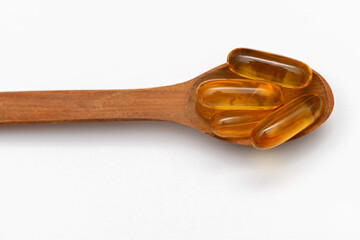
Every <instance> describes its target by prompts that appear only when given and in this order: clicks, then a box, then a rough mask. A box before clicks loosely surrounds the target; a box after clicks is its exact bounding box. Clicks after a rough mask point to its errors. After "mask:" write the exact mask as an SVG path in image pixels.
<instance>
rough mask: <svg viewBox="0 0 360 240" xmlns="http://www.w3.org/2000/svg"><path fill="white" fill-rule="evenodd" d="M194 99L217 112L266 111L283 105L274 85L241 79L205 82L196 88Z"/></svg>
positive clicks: (277, 87) (279, 93) (281, 97)
mask: <svg viewBox="0 0 360 240" xmlns="http://www.w3.org/2000/svg"><path fill="white" fill-rule="evenodd" d="M196 97H197V101H198V104H199V105H201V106H203V107H205V108H210V109H217V110H266V109H274V108H277V107H278V106H280V105H281V104H282V103H283V95H282V92H281V89H280V87H279V86H277V85H276V84H273V83H270V82H258V81H249V80H243V79H226V80H219V79H218V80H210V81H205V82H203V83H201V84H200V85H199V86H198V88H197V92H196Z"/></svg>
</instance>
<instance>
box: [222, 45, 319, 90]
mask: <svg viewBox="0 0 360 240" xmlns="http://www.w3.org/2000/svg"><path fill="white" fill-rule="evenodd" d="M227 62H228V66H229V68H230V70H231V71H233V72H234V73H236V74H238V75H240V76H242V77H246V78H250V79H255V80H260V81H271V82H274V83H277V84H279V85H280V86H282V87H287V88H303V87H306V86H307V85H309V83H310V81H311V78H312V70H311V68H310V67H309V66H308V65H306V64H305V63H303V62H300V61H298V60H295V59H291V58H288V57H283V56H279V55H275V54H271V53H267V52H262V51H257V50H252V49H247V48H237V49H234V50H233V51H231V52H230V54H229V56H228V59H227Z"/></svg>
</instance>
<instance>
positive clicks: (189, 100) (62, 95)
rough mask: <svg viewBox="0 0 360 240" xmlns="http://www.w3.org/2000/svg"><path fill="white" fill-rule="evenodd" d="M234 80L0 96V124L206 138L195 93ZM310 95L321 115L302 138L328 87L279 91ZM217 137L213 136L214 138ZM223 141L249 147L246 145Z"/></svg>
mask: <svg viewBox="0 0 360 240" xmlns="http://www.w3.org/2000/svg"><path fill="white" fill-rule="evenodd" d="M219 78H240V77H239V76H237V75H235V74H234V73H232V72H231V71H230V70H229V69H228V68H227V65H226V64H223V65H221V66H218V67H216V68H214V69H212V70H210V71H208V72H206V73H204V74H202V75H200V76H198V77H196V78H194V79H192V80H190V81H187V82H184V83H180V84H175V85H171V86H165V87H158V88H149V89H136V90H83V91H32V92H2V93H0V125H14V124H34V123H62V122H89V121H124V120H164V121H173V122H177V123H181V124H184V125H188V126H190V127H193V128H195V129H198V130H200V131H202V132H204V133H206V134H208V135H210V136H212V137H216V136H215V135H214V134H213V133H212V132H211V130H210V127H209V124H208V120H206V119H204V118H202V117H201V116H199V115H198V113H197V111H196V96H195V92H196V88H197V86H198V85H199V84H200V83H201V82H203V81H205V80H209V79H219ZM305 92H306V93H310V92H314V93H317V94H318V95H320V96H321V97H322V98H323V100H324V105H325V111H324V112H323V114H322V115H321V117H320V118H319V119H318V120H317V121H316V122H315V123H314V124H313V125H312V126H310V127H309V128H308V129H306V130H304V131H303V132H301V133H300V134H298V135H297V136H295V137H294V138H297V137H300V136H303V135H305V134H307V133H309V132H311V131H313V130H314V129H315V128H317V127H318V126H320V125H321V124H322V123H323V122H325V120H326V119H327V118H328V117H329V116H330V114H331V111H332V109H333V106H334V99H333V95H332V92H331V89H330V87H329V85H328V84H327V83H326V81H325V80H324V79H323V78H322V77H321V76H320V74H318V73H317V72H315V71H314V75H313V80H312V82H311V84H310V85H309V86H308V87H306V88H304V89H301V90H299V89H296V90H293V89H287V88H283V93H284V97H285V102H288V101H289V100H291V99H293V98H294V97H296V96H299V95H302V94H304V93H305ZM216 138H217V137H216ZM221 140H224V141H228V142H232V143H236V144H241V145H249V144H250V142H249V140H227V139H221Z"/></svg>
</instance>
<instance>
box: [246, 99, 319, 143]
mask: <svg viewBox="0 0 360 240" xmlns="http://www.w3.org/2000/svg"><path fill="white" fill-rule="evenodd" d="M322 108H323V103H322V100H321V98H320V97H319V96H316V95H312V94H307V95H303V96H301V97H298V98H296V99H294V100H292V101H291V102H289V103H287V104H285V105H284V106H282V107H280V108H279V109H277V110H275V111H274V112H272V113H271V114H269V115H268V116H267V117H265V118H264V119H263V120H262V121H261V122H260V123H259V124H258V125H257V126H256V127H255V128H254V130H253V132H252V134H251V144H252V145H253V146H254V147H256V148H258V149H269V148H273V147H276V146H278V145H280V144H281V143H283V142H285V141H287V140H289V139H290V138H292V137H293V136H295V135H296V134H298V133H299V132H301V131H302V130H304V129H305V128H307V127H309V126H310V125H311V124H312V123H314V122H315V121H316V119H318V117H319V116H320V114H321V112H322Z"/></svg>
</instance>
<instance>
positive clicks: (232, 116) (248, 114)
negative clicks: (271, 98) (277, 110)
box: [210, 111, 270, 139]
mask: <svg viewBox="0 0 360 240" xmlns="http://www.w3.org/2000/svg"><path fill="white" fill-rule="evenodd" d="M269 113H270V112H269V111H225V112H220V113H218V114H216V115H215V116H214V117H213V118H212V119H211V120H210V127H211V131H212V132H213V133H214V134H215V135H216V136H218V137H221V138H228V139H229V138H250V136H251V132H252V130H253V129H254V127H255V126H256V125H257V124H258V123H259V121H261V120H262V119H263V118H264V117H265V116H266V115H268V114H269Z"/></svg>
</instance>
